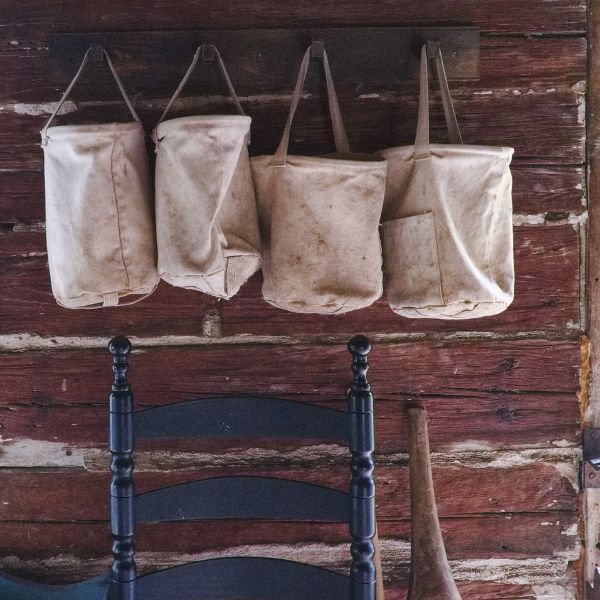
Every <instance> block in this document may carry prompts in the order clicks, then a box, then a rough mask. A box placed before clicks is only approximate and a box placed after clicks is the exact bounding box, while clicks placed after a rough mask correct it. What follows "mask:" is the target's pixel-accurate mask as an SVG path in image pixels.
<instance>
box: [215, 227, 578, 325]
mask: <svg viewBox="0 0 600 600" xmlns="http://www.w3.org/2000/svg"><path fill="white" fill-rule="evenodd" d="M514 237H515V265H516V283H515V301H514V303H513V305H512V306H511V307H509V309H508V310H507V311H505V312H504V313H501V314H500V315H497V316H495V317H488V318H482V319H473V320H468V321H443V320H436V319H405V318H402V317H399V316H398V315H395V314H394V313H393V312H392V311H391V310H390V308H389V306H388V305H387V302H386V301H385V297H384V298H383V299H381V300H379V301H378V302H376V303H375V304H373V305H372V306H370V307H368V308H366V309H364V310H360V311H356V312H352V313H348V314H346V315H340V316H336V317H335V318H333V319H332V318H326V317H322V316H319V315H307V314H295V313H287V312H284V311H281V310H279V309H277V308H275V307H273V306H271V305H269V304H267V303H266V302H265V301H264V300H262V292H261V286H262V279H261V276H260V275H256V276H255V277H254V278H253V279H251V280H250V282H249V283H248V284H246V286H245V287H244V288H242V290H241V291H240V293H239V294H238V295H237V296H236V297H235V298H233V299H232V300H231V301H229V302H227V303H223V304H222V305H221V311H222V315H223V316H222V331H223V333H224V335H236V334H241V333H253V334H267V333H268V334H271V335H292V334H298V333H302V332H304V331H311V332H313V333H317V332H319V333H325V332H327V333H342V332H343V333H346V332H352V331H359V330H361V331H368V332H377V333H383V332H386V333H392V332H417V331H435V332H438V333H439V332H443V331H452V330H484V331H489V330H495V331H498V330H500V331H503V330H513V331H514V330H519V331H526V330H528V329H534V330H542V329H547V330H552V329H566V328H570V327H572V326H575V324H576V323H578V322H579V275H578V271H579V235H578V232H577V230H576V229H574V228H573V227H572V226H570V225H565V226H558V227H551V228H538V227H535V228H531V227H523V228H517V229H515V234H514ZM563 278H564V279H563Z"/></svg>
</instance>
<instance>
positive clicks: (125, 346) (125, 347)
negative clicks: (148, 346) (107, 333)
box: [108, 335, 131, 356]
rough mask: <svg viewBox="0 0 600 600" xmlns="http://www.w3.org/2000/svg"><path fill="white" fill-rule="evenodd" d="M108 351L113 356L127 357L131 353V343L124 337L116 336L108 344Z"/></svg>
mask: <svg viewBox="0 0 600 600" xmlns="http://www.w3.org/2000/svg"><path fill="white" fill-rule="evenodd" d="M108 351H109V352H110V353H111V354H112V355H113V356H127V355H128V354H129V353H130V352H131V342H130V341H129V339H128V338H126V337H125V336H124V335H117V336H115V337H114V338H113V339H112V340H110V342H109V343H108Z"/></svg>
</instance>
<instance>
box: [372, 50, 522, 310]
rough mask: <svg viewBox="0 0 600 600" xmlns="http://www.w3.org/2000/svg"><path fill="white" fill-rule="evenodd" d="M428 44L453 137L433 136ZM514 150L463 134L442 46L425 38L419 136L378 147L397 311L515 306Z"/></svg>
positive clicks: (387, 269)
mask: <svg viewBox="0 0 600 600" xmlns="http://www.w3.org/2000/svg"><path fill="white" fill-rule="evenodd" d="M428 48H429V51H430V55H431V56H429V58H433V59H435V62H436V73H437V78H438V81H439V84H440V88H441V94H442V101H443V107H444V114H445V116H446V124H447V126H448V131H449V135H450V143H449V144H430V142H429V97H428V96H429V93H428V69H427V62H428V55H427V52H428ZM512 154H513V149H512V148H502V147H492V146H474V145H466V144H463V143H462V139H461V136H460V132H459V129H458V124H457V121H456V116H455V113H454V108H453V105H452V100H451V98H450V91H449V88H448V82H447V79H446V74H445V70H444V65H443V61H442V54H441V51H440V49H439V45H429V46H428V45H425V46H423V49H422V53H421V81H420V99H419V117H418V124H417V135H416V141H415V144H414V146H401V147H397V148H390V149H388V150H384V151H382V152H381V155H382V156H384V157H385V158H387V159H388V174H387V185H386V197H385V204H384V209H383V219H382V221H383V225H382V236H383V252H384V273H385V287H386V295H387V300H388V302H389V304H390V307H391V308H392V310H393V311H394V312H396V313H398V314H399V315H402V316H405V317H412V318H420V317H421V318H423V317H424V318H435V319H470V318H476V317H484V316H489V315H495V314H497V313H499V312H502V311H503V310H505V309H506V308H507V307H508V306H509V305H510V303H511V302H512V300H513V296H514V265H513V237H512V198H511V189H512V178H511V173H510V168H509V165H510V161H511V157H512Z"/></svg>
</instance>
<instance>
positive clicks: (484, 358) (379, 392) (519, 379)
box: [0, 340, 580, 409]
mask: <svg viewBox="0 0 600 600" xmlns="http://www.w3.org/2000/svg"><path fill="white" fill-rule="evenodd" d="M107 341H108V340H107ZM0 359H1V363H2V377H1V378H0V397H1V398H3V399H4V401H5V402H10V401H16V400H18V402H20V403H33V402H42V403H45V402H48V401H50V402H52V403H55V404H82V403H83V404H91V403H97V402H98V399H101V400H103V399H104V398H105V397H106V394H107V391H108V385H109V381H110V373H111V371H110V362H109V356H108V353H107V352H106V351H103V350H85V349H77V348H73V349H72V350H61V351H42V352H26V353H22V354H15V353H5V354H2V355H0ZM174 365H177V368H173V367H174ZM349 365H350V359H349V355H348V352H347V351H346V349H345V347H344V345H343V344H334V345H327V346H307V345H289V346H288V345H275V346H270V345H254V346H252V347H246V346H243V345H234V346H230V347H227V346H196V347H183V348H182V347H170V348H166V347H165V348H160V349H152V348H148V349H141V348H139V349H137V351H136V350H134V354H133V355H132V359H131V370H130V380H131V382H132V385H133V389H134V392H135V393H136V398H137V402H138V406H139V407H141V406H144V405H145V406H148V405H152V404H164V403H168V402H173V401H179V400H185V399H191V398H196V397H206V396H209V395H227V394H236V393H242V394H244V393H246V394H249V393H264V394H269V395H271V396H280V397H284V398H291V399H298V400H302V399H305V400H307V401H313V402H314V401H317V400H318V399H320V398H325V399H327V400H329V401H331V400H333V399H339V402H340V404H339V407H340V408H341V409H343V408H344V406H345V404H344V400H343V399H344V398H345V395H346V390H347V386H348V382H349V380H350V376H351V373H350V369H349ZM371 365H372V366H371V369H370V371H369V378H370V381H371V383H372V386H373V389H374V393H375V395H376V397H377V398H379V399H381V400H385V399H388V400H394V399H405V398H407V397H414V396H415V395H421V396H424V397H426V396H434V397H435V396H438V397H439V396H445V397H448V398H452V397H454V398H456V399H458V398H468V397H472V396H474V397H480V396H481V391H482V390H484V391H488V392H490V391H493V392H494V393H500V392H511V391H519V392H548V391H551V392H555V393H559V392H562V393H565V394H572V393H575V392H577V390H578V388H579V367H580V349H579V343H578V341H577V340H573V341H550V340H548V341H545V340H505V341H502V340H491V341H477V342H471V343H465V342H453V343H451V342H448V343H441V342H440V343H434V344H432V343H430V342H427V341H424V342H415V343H403V344H385V343H376V344H375V346H374V349H373V352H372V355H371Z"/></svg>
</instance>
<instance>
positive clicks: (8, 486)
mask: <svg viewBox="0 0 600 600" xmlns="http://www.w3.org/2000/svg"><path fill="white" fill-rule="evenodd" d="M574 462H575V461H574V460H573V461H572V463H574ZM567 470H570V471H571V472H570V473H568V475H567V473H566V471H567ZM433 473H434V482H435V485H436V500H437V504H438V509H439V512H440V515H442V516H445V517H451V516H465V515H477V514H480V513H492V514H498V513H507V512H508V513H511V512H517V513H519V512H528V513H546V512H548V511H549V510H552V511H555V510H558V511H577V506H578V504H577V490H576V489H575V487H574V485H573V482H572V478H573V477H576V469H575V466H574V464H571V463H567V462H563V461H559V462H557V463H555V464H554V463H544V462H539V463H532V464H526V465H512V466H509V467H502V466H497V467H494V466H491V467H489V468H469V467H467V466H460V465H459V466H455V465H453V464H451V463H449V464H446V465H443V466H439V465H434V467H433ZM228 475H268V476H273V477H285V478H294V479H302V480H304V481H309V482H312V483H317V484H319V485H326V486H328V487H335V488H337V489H340V490H346V489H347V487H348V482H349V475H348V467H347V466H344V465H339V466H336V467H329V468H328V469H327V470H326V471H325V470H322V471H317V470H315V469H294V470H289V469H264V468H263V469H241V470H240V469H236V468H233V469H211V470H208V471H206V470H204V471H182V472H166V473H150V472H139V473H138V474H137V476H136V491H137V493H143V492H145V491H148V490H151V489H155V488H158V487H163V486H167V485H173V484H175V483H180V482H184V481H191V480H197V479H203V478H205V477H219V476H228ZM2 480H3V487H2V489H0V520H2V521H13V522H14V521H33V520H35V521H37V522H43V521H50V522H57V521H97V520H106V518H107V515H108V493H107V491H108V482H109V473H96V472H94V473H69V472H64V473H58V472H56V471H53V472H46V473H44V472H29V471H20V472H19V471H12V472H11V471H4V472H3V474H2ZM376 481H377V485H378V490H377V511H378V516H379V518H380V519H382V520H386V519H407V518H409V516H410V500H409V496H408V493H407V491H408V485H409V483H408V468H407V467H406V465H404V466H402V467H388V466H381V467H379V468H378V469H377V470H376ZM457 489H461V490H468V493H467V494H464V495H461V496H459V495H458V494H457V493H456V490H457ZM40 498H44V502H43V503H40Z"/></svg>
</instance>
